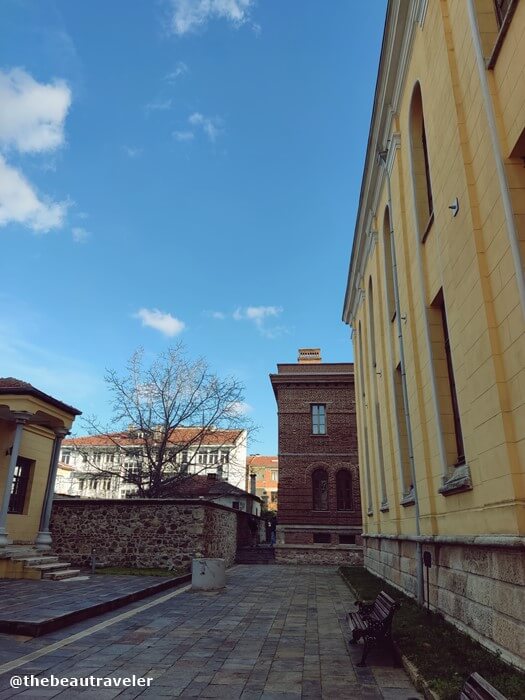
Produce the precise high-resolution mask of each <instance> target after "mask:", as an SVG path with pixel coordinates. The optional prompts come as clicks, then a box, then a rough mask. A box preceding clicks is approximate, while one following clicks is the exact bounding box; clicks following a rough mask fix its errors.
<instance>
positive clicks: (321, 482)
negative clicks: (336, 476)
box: [312, 467, 329, 511]
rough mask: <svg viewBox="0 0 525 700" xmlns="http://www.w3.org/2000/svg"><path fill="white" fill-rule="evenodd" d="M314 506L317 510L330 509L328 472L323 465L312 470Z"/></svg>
mask: <svg viewBox="0 0 525 700" xmlns="http://www.w3.org/2000/svg"><path fill="white" fill-rule="evenodd" d="M312 508H313V510H316V511H327V510H329V502H328V474H327V472H326V469H323V468H322V467H319V468H317V469H314V471H313V472H312Z"/></svg>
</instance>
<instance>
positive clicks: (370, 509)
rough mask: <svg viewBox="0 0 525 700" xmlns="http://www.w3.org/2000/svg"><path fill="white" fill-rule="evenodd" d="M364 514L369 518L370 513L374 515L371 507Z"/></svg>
mask: <svg viewBox="0 0 525 700" xmlns="http://www.w3.org/2000/svg"><path fill="white" fill-rule="evenodd" d="M366 514H367V515H368V517H369V518H371V517H372V515H374V511H373V509H372V508H369V509H368V511H367V513H366Z"/></svg>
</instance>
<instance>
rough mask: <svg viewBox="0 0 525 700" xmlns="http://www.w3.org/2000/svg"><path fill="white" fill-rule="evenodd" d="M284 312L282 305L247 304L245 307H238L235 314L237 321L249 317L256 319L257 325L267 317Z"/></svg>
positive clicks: (252, 319) (249, 318)
mask: <svg viewBox="0 0 525 700" xmlns="http://www.w3.org/2000/svg"><path fill="white" fill-rule="evenodd" d="M281 313H282V307H280V306H247V307H246V308H245V309H242V308H240V307H239V308H238V309H236V310H235V312H234V314H233V318H234V319H235V320H236V321H242V320H244V319H247V320H249V321H254V322H255V324H256V325H259V324H261V323H262V322H263V321H264V319H265V318H270V317H272V316H274V317H275V316H279V314H281Z"/></svg>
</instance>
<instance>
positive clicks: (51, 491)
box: [35, 428, 69, 550]
mask: <svg viewBox="0 0 525 700" xmlns="http://www.w3.org/2000/svg"><path fill="white" fill-rule="evenodd" d="M68 434H69V430H65V429H64V428H59V429H57V430H55V440H54V442H53V449H52V450H51V461H50V463H49V473H48V475H47V486H46V495H45V498H44V503H43V505H42V515H41V516H40V527H39V530H38V534H37V536H36V541H35V544H36V548H37V549H41V550H47V549H51V543H52V540H51V533H50V532H49V521H50V520H51V510H52V508H53V497H54V495H55V480H56V476H57V469H58V458H59V456H60V447H61V445H62V440H63V439H64V438H65V436H66V435H68Z"/></svg>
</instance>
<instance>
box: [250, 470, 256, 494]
mask: <svg viewBox="0 0 525 700" xmlns="http://www.w3.org/2000/svg"><path fill="white" fill-rule="evenodd" d="M256 482H257V474H250V493H251V494H252V496H256V495H257V485H256Z"/></svg>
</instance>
